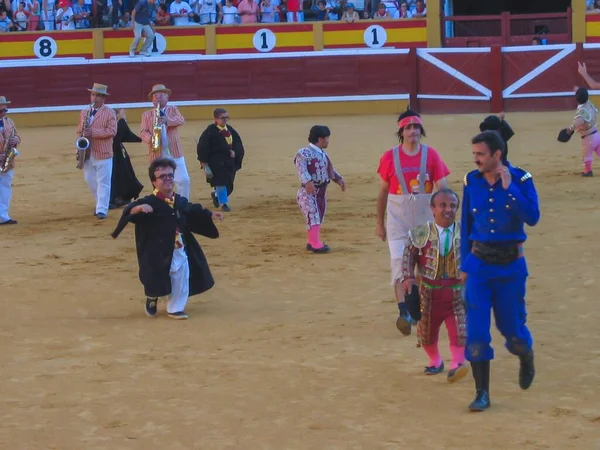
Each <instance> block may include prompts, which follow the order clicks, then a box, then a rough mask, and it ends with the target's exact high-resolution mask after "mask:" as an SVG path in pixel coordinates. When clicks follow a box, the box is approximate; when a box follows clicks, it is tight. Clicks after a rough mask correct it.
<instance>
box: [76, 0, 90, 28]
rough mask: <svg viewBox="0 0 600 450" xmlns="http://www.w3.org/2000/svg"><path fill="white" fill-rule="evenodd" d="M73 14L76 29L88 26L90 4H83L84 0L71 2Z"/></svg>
mask: <svg viewBox="0 0 600 450" xmlns="http://www.w3.org/2000/svg"><path fill="white" fill-rule="evenodd" d="M73 14H74V16H75V28H76V29H78V30H81V29H85V28H90V21H89V18H90V16H91V15H92V8H91V5H86V4H85V0H77V3H74V4H73Z"/></svg>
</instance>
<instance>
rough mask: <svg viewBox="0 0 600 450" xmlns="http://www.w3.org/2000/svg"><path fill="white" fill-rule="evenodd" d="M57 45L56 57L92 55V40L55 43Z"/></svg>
mask: <svg viewBox="0 0 600 450" xmlns="http://www.w3.org/2000/svg"><path fill="white" fill-rule="evenodd" d="M56 44H57V45H58V52H56V54H57V55H77V54H82V53H89V54H90V55H91V54H92V53H94V40H93V39H82V40H74V41H56Z"/></svg>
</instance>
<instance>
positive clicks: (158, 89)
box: [148, 84, 171, 100]
mask: <svg viewBox="0 0 600 450" xmlns="http://www.w3.org/2000/svg"><path fill="white" fill-rule="evenodd" d="M157 92H166V93H167V95H171V89H167V87H166V86H165V85H164V84H155V85H154V86H152V90H151V91H150V93H149V94H148V98H149V99H150V100H152V96H153V95H154V94H156V93H157Z"/></svg>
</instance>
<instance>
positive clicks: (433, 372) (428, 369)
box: [423, 361, 444, 375]
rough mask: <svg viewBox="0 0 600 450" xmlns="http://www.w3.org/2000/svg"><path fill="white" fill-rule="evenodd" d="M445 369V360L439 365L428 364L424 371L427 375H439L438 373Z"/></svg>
mask: <svg viewBox="0 0 600 450" xmlns="http://www.w3.org/2000/svg"><path fill="white" fill-rule="evenodd" d="M443 371H444V361H442V363H441V364H440V365H439V366H437V367H436V366H427V367H425V370H424V371H423V373H424V374H425V375H437V374H438V373H442V372H443Z"/></svg>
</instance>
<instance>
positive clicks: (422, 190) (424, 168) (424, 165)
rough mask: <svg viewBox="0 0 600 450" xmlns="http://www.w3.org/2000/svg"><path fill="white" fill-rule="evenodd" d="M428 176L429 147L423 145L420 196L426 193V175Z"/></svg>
mask: <svg viewBox="0 0 600 450" xmlns="http://www.w3.org/2000/svg"><path fill="white" fill-rule="evenodd" d="M426 174H427V146H426V145H421V168H420V169H419V194H424V193H425V175H426Z"/></svg>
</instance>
